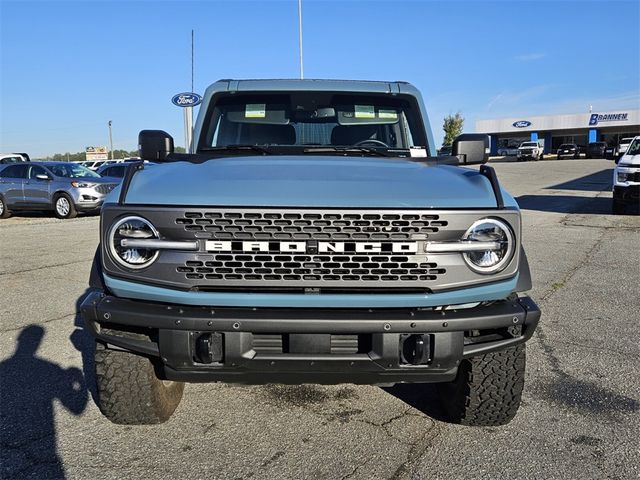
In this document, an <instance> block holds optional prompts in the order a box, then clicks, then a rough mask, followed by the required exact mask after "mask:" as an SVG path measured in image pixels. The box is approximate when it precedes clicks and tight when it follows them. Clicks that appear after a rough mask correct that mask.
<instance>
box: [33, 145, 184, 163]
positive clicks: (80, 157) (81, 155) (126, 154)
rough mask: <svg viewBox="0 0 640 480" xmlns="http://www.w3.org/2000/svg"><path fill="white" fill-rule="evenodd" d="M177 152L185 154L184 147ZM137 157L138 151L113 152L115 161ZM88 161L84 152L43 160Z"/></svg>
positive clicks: (177, 149) (176, 148)
mask: <svg viewBox="0 0 640 480" xmlns="http://www.w3.org/2000/svg"><path fill="white" fill-rule="evenodd" d="M175 152H176V153H185V149H184V148H182V147H175ZM137 156H138V150H131V151H129V150H118V149H115V150H114V151H113V158H114V160H117V159H120V158H127V157H137ZM86 159H87V156H86V154H85V151H84V150H83V151H81V152H75V153H71V152H65V153H54V154H53V155H48V156H46V157H44V158H43V160H49V161H54V162H84V161H85V160H86Z"/></svg>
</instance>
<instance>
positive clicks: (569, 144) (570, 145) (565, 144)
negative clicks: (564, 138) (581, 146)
mask: <svg viewBox="0 0 640 480" xmlns="http://www.w3.org/2000/svg"><path fill="white" fill-rule="evenodd" d="M560 148H575V145H574V144H573V143H563V144H562V145H560Z"/></svg>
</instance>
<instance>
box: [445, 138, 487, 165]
mask: <svg viewBox="0 0 640 480" xmlns="http://www.w3.org/2000/svg"><path fill="white" fill-rule="evenodd" d="M451 155H453V156H455V157H458V159H459V161H460V164H462V165H477V164H481V163H487V160H489V135H485V134H484V133H463V134H462V135H459V136H458V137H457V138H456V139H455V140H454V141H453V146H452V151H451Z"/></svg>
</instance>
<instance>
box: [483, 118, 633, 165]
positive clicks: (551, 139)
mask: <svg viewBox="0 0 640 480" xmlns="http://www.w3.org/2000/svg"><path fill="white" fill-rule="evenodd" d="M476 132H478V133H487V134H489V135H490V136H491V153H492V154H493V155H495V154H497V153H498V149H502V148H516V147H517V146H518V145H520V143H522V142H527V141H536V140H537V141H539V142H540V143H542V144H544V151H545V153H547V152H555V150H556V149H557V148H558V147H559V146H560V145H561V144H563V143H575V144H577V145H587V144H589V143H591V142H607V143H608V144H609V145H617V144H618V143H619V141H620V139H621V138H625V137H634V136H636V135H640V110H617V111H610V112H586V113H574V114H568V115H542V116H531V117H527V116H524V117H512V118H497V119H488V120H477V121H476Z"/></svg>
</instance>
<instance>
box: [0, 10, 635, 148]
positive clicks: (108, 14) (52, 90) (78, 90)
mask: <svg viewBox="0 0 640 480" xmlns="http://www.w3.org/2000/svg"><path fill="white" fill-rule="evenodd" d="M302 6H303V7H302V9H303V31H304V38H303V44H304V73H305V78H340V79H366V80H405V81H409V82H411V83H413V84H414V85H415V86H416V87H418V88H419V89H420V90H421V92H422V94H423V97H424V101H425V104H426V107H427V110H428V112H429V116H430V120H431V125H432V128H433V130H434V136H435V138H436V141H437V143H438V145H439V144H440V143H441V141H442V136H443V134H442V120H443V118H444V117H445V116H446V115H448V114H450V113H455V112H461V113H462V115H463V116H464V117H465V119H466V120H465V131H469V132H472V131H474V128H475V120H476V119H479V118H499V117H507V116H508V117H513V116H515V117H518V116H522V117H525V116H533V115H540V114H555V113H578V112H586V111H588V110H589V106H590V105H591V106H593V109H594V111H605V110H609V111H611V110H620V109H628V108H640V29H639V28H638V25H639V24H640V1H639V0H630V1H535V2H527V1H515V0H512V1H494V2H486V1H466V2H465V1H456V0H449V1H429V0H423V1H419V0H414V1H403V0H386V1H382V0H379V1H369V0H352V1H350V0H342V1H324V0H303V1H302ZM191 29H193V30H194V31H195V82H194V90H195V91H196V92H197V93H200V94H202V93H203V92H204V90H205V88H206V87H207V86H208V85H210V84H211V83H213V82H215V81H216V80H218V79H221V78H237V79H241V78H297V77H298V75H299V60H298V53H299V52H298V17H297V0H262V1H244V0H233V1H232V0H229V1H217V0H208V1H204V0H203V1H196V2H191V1H127V2H114V1H100V0H97V1H91V0H85V1H81V2H80V1H76V2H60V1H45V2H36V1H30V0H21V1H10V0H0V68H1V70H0V71H1V72H2V74H1V75H0V151H1V152H13V151H18V152H27V153H30V154H31V155H32V157H34V158H38V157H43V156H46V155H51V154H54V153H64V152H67V151H69V152H77V151H82V150H84V148H85V147H86V146H89V145H108V141H109V135H108V126H107V123H108V121H109V120H111V121H112V122H113V142H114V148H115V149H119V148H123V149H127V150H133V149H135V148H136V144H137V135H138V132H139V131H140V130H142V129H146V128H150V129H163V130H166V131H167V132H169V133H170V134H172V135H173V136H174V138H175V140H176V145H183V144H184V141H183V138H184V134H183V119H182V112H181V110H180V109H179V108H178V107H175V106H174V105H172V104H171V101H170V100H171V97H172V96H173V94H175V93H179V92H184V91H189V90H190V89H191Z"/></svg>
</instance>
